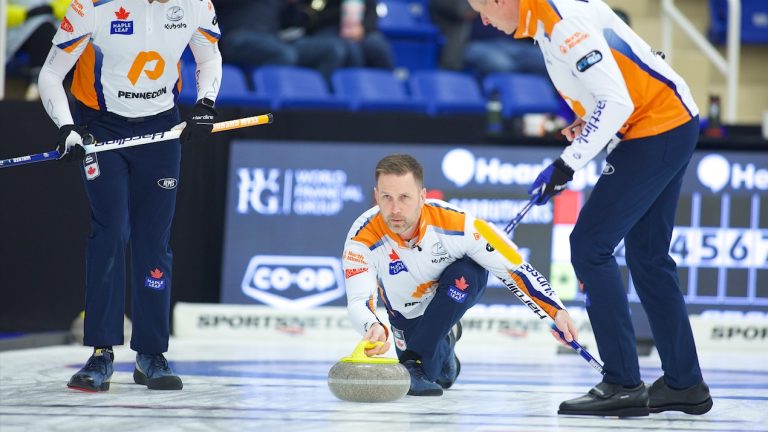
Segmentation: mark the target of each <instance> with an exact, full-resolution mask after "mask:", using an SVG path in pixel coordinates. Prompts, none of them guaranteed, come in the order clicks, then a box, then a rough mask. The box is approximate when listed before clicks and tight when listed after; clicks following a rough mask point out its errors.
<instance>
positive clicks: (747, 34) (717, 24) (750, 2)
mask: <svg viewBox="0 0 768 432" xmlns="http://www.w3.org/2000/svg"><path fill="white" fill-rule="evenodd" d="M709 16H710V23H709V32H708V36H709V39H710V40H711V41H712V42H714V43H718V44H722V43H725V39H726V35H727V34H728V0H709ZM741 43H743V44H767V43H768V1H766V0H741Z"/></svg>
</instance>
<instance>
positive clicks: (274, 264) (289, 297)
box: [241, 255, 344, 310]
mask: <svg viewBox="0 0 768 432" xmlns="http://www.w3.org/2000/svg"><path fill="white" fill-rule="evenodd" d="M343 279H344V276H343V273H342V270H341V261H340V260H339V259H338V258H335V257H318V256H288V255H256V256H254V257H252V258H251V260H250V261H249V262H248V267H247V268H246V270H245V275H244V277H243V282H242V285H241V288H242V291H243V294H245V295H247V296H248V297H250V298H252V299H254V300H257V301H260V302H262V303H264V304H267V305H270V306H273V307H275V308H278V309H285V310H298V309H309V308H312V307H315V306H319V305H322V304H325V303H328V302H331V301H333V300H336V299H338V298H340V297H342V296H344V286H343V285H342V283H341V281H342V280H343Z"/></svg>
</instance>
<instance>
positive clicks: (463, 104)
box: [411, 70, 485, 116]
mask: <svg viewBox="0 0 768 432" xmlns="http://www.w3.org/2000/svg"><path fill="white" fill-rule="evenodd" d="M411 92H412V93H413V98H414V99H416V100H421V101H424V102H425V103H426V104H427V113H428V114H429V115H433V116H434V115H438V114H446V113H481V112H484V111H485V99H483V96H482V94H481V93H480V87H479V86H478V84H477V81H476V80H475V78H474V77H473V76H472V75H468V74H464V73H461V72H451V71H445V70H434V71H418V72H415V73H413V75H411Z"/></svg>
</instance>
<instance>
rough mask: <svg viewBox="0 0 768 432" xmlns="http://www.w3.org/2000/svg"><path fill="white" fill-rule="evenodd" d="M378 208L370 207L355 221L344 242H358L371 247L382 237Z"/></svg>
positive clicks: (381, 222)
mask: <svg viewBox="0 0 768 432" xmlns="http://www.w3.org/2000/svg"><path fill="white" fill-rule="evenodd" d="M379 215H380V211H379V206H374V207H371V208H370V209H368V210H366V211H365V212H363V214H361V215H360V216H358V217H357V219H355V221H354V222H353V223H352V227H350V229H349V232H348V233H347V237H346V238H345V242H358V243H362V244H364V245H365V246H367V247H371V246H372V245H374V244H375V243H376V242H378V241H379V240H380V239H381V237H382V236H383V235H384V230H383V229H382V224H383V221H381V220H379V219H381V217H380V216H379Z"/></svg>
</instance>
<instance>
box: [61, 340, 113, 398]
mask: <svg viewBox="0 0 768 432" xmlns="http://www.w3.org/2000/svg"><path fill="white" fill-rule="evenodd" d="M114 360H115V354H114V353H113V352H112V350H111V349H102V348H99V349H96V350H94V351H93V355H92V356H91V358H89V359H88V361H87V362H86V363H85V366H83V367H82V368H81V369H80V370H79V371H77V373H76V374H74V375H72V378H70V380H69V383H67V387H69V388H71V389H74V390H82V391H87V392H99V391H107V390H109V380H110V379H112V372H114V370H115V369H114V367H113V365H112V363H113V362H114Z"/></svg>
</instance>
